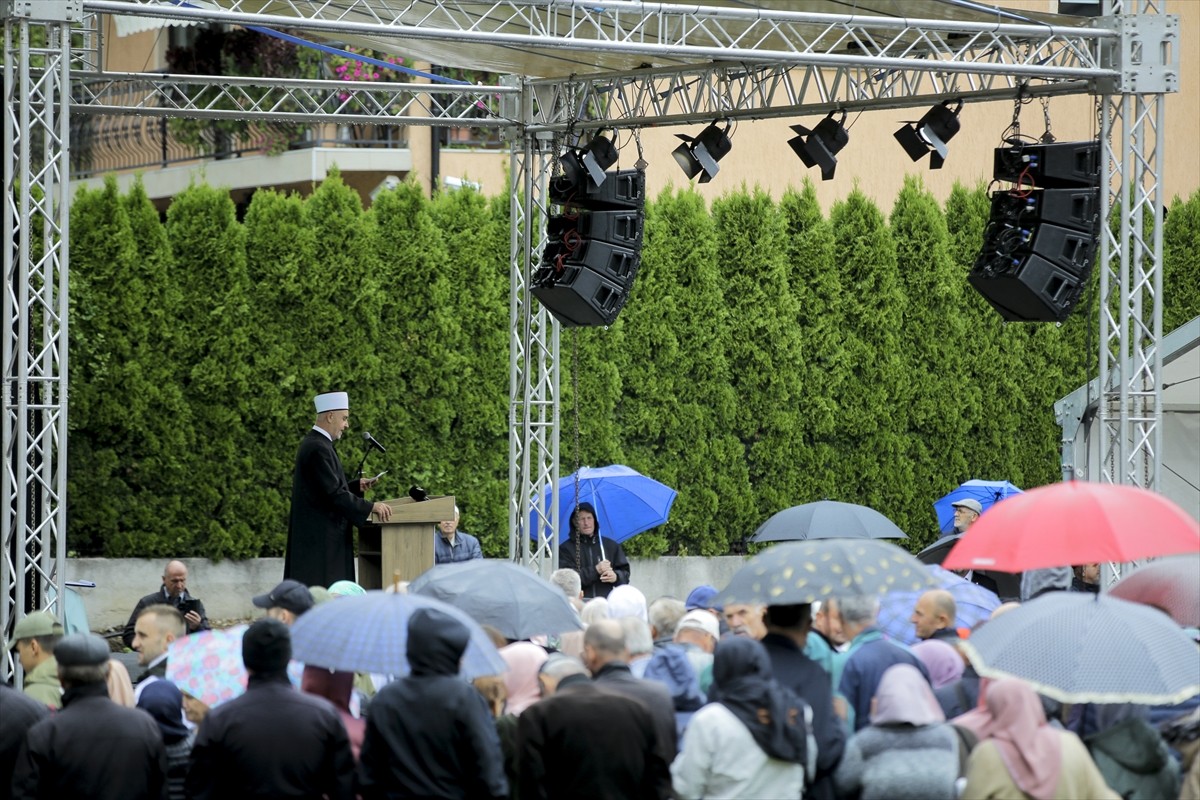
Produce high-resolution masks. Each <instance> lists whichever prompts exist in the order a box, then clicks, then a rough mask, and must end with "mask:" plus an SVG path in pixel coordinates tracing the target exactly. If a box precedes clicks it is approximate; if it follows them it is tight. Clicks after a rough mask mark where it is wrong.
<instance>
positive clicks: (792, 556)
mask: <svg viewBox="0 0 1200 800" xmlns="http://www.w3.org/2000/svg"><path fill="white" fill-rule="evenodd" d="M936 587H937V582H936V581H935V580H934V579H933V576H931V575H930V574H929V571H928V570H926V569H925V566H924V565H923V564H922V563H921V562H920V561H918V560H917V559H916V558H914V557H913V556H912V555H911V554H910V553H908V552H907V551H905V550H903V549H901V548H899V547H897V546H896V545H894V544H889V543H887V542H884V541H881V540H879V539H812V540H808V541H802V542H786V543H783V544H778V545H775V546H774V547H771V548H769V549H767V550H764V551H763V552H761V553H759V554H758V555H756V556H754V557H753V558H751V559H750V560H749V561H748V562H747V563H746V566H744V567H742V568H741V569H740V570H738V571H737V572H736V573H735V574H734V576H733V578H732V579H731V580H730V582H729V585H728V586H726V587H725V589H724V590H723V591H722V592H721V593H720V594H719V595H717V598H716V602H718V603H724V604H725V605H735V604H743V603H764V604H766V605H794V604H797V603H812V602H815V601H817V600H824V599H825V598H827V597H829V596H831V595H833V596H842V597H846V596H852V595H882V594H885V593H887V592H899V591H907V592H919V591H921V590H922V589H934V588H936Z"/></svg>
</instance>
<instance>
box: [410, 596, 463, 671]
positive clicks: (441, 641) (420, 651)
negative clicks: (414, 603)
mask: <svg viewBox="0 0 1200 800" xmlns="http://www.w3.org/2000/svg"><path fill="white" fill-rule="evenodd" d="M470 638H471V633H470V631H468V630H467V626H466V625H463V624H462V623H461V622H459V621H458V620H456V619H455V618H454V617H452V616H450V615H449V614H447V613H446V612H444V611H439V610H437V609H436V608H418V609H417V610H416V611H414V612H413V613H412V616H410V617H409V618H408V643H407V644H406V646H405V649H406V650H407V653H408V665H409V666H410V667H412V674H413V675H457V674H458V662H459V661H460V660H461V659H462V655H463V653H464V652H466V649H467V642H468V641H469V640H470Z"/></svg>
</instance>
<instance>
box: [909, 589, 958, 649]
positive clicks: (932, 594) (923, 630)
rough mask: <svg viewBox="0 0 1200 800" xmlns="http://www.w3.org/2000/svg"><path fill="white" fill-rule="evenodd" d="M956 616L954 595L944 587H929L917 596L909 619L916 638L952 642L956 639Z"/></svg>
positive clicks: (956, 608)
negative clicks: (914, 629) (915, 632)
mask: <svg viewBox="0 0 1200 800" xmlns="http://www.w3.org/2000/svg"><path fill="white" fill-rule="evenodd" d="M957 616H958V607H957V605H956V604H955V602H954V595H952V594H950V593H949V592H947V591H946V590H945V589H931V590H929V591H928V592H925V593H924V594H922V595H921V596H920V597H918V598H917V604H916V606H914V607H913V613H912V617H911V620H910V621H911V622H912V624H913V626H914V627H915V628H916V629H917V638H918V639H945V640H948V641H949V642H951V643H953V642H957V641H958V631H957V629H956V628H955V627H954V620H955V618H956V617H957Z"/></svg>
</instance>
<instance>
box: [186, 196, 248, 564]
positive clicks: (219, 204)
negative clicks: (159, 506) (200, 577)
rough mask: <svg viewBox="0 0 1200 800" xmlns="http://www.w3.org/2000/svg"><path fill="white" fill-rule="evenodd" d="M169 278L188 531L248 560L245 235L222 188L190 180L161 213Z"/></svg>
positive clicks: (206, 544) (215, 550)
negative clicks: (184, 429) (174, 306)
mask: <svg viewBox="0 0 1200 800" xmlns="http://www.w3.org/2000/svg"><path fill="white" fill-rule="evenodd" d="M167 227H168V233H169V234H170V237H171V243H172V248H173V250H174V252H175V267H176V270H175V272H176V275H178V276H179V280H180V284H181V287H182V291H183V293H184V295H185V297H186V298H187V302H185V303H184V307H183V311H182V313H181V314H180V315H179V320H180V327H179V330H180V333H181V335H182V336H183V337H185V338H184V339H183V340H182V342H181V346H180V353H181V356H182V357H183V359H184V363H187V364H189V365H190V366H191V372H190V374H189V375H188V376H187V378H186V379H185V393H186V396H187V398H188V402H189V403H190V404H191V408H192V418H193V419H194V420H195V425H196V429H197V437H196V441H195V445H194V447H193V450H192V452H191V454H190V455H191V461H192V470H191V478H192V484H191V486H190V487H189V490H190V491H191V492H192V499H193V500H194V501H195V503H194V506H193V508H194V509H195V512H196V514H195V520H194V524H193V525H192V529H193V530H194V531H195V535H196V539H197V541H198V542H202V543H203V544H202V545H201V546H202V548H203V552H205V553H208V554H209V555H211V556H213V557H218V558H219V557H223V556H232V557H247V556H256V555H259V554H260V553H261V552H262V540H261V537H262V536H263V535H264V533H265V531H264V530H263V527H262V526H263V525H265V524H267V523H268V521H267V520H265V519H264V518H263V517H261V516H259V515H260V513H261V512H260V509H259V508H258V507H257V506H256V504H255V501H256V500H257V499H258V496H257V495H258V492H257V491H256V490H255V488H254V483H255V481H256V480H257V476H256V475H254V474H253V472H252V470H253V466H254V455H255V454H254V453H252V452H248V451H247V450H246V449H245V447H244V443H243V442H241V441H240V440H239V439H238V437H237V436H234V435H231V434H232V432H233V431H238V430H241V428H242V427H243V425H244V420H245V418H246V417H247V415H249V414H252V413H253V391H252V387H254V386H256V383H257V382H256V380H255V378H254V376H253V374H252V373H251V369H250V365H249V351H250V338H249V334H248V331H249V327H250V309H249V305H248V298H247V291H248V289H249V285H248V279H247V276H246V252H245V238H244V235H243V231H242V228H241V226H240V225H239V224H238V222H237V220H236V218H235V212H234V206H233V201H232V200H230V198H229V194H228V192H226V191H225V190H221V189H216V188H213V187H210V186H204V185H193V186H190V187H188V188H187V189H186V190H184V191H183V192H181V193H180V194H179V195H177V196H176V197H175V199H174V201H173V202H172V203H171V207H170V209H168V211H167Z"/></svg>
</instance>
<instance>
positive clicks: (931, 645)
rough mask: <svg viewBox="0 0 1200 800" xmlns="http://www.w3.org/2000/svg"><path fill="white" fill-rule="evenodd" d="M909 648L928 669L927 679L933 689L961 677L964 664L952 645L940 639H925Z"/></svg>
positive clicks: (956, 649) (947, 684)
mask: <svg viewBox="0 0 1200 800" xmlns="http://www.w3.org/2000/svg"><path fill="white" fill-rule="evenodd" d="M909 649H910V650H912V653H913V655H914V656H916V657H917V658H919V659H921V663H922V664H924V665H925V668H926V669H927V670H929V680H930V682H931V683H932V684H933V688H934V689H940V688H942V687H943V686H949V685H950V684H952V683H954V682H955V681H957V680H960V679H961V678H962V675H963V669H964V668H965V667H966V664H964V663H963V659H962V656H961V655H960V654H959V652H958V648H957V647H955V646H954V645H951V644H947V643H946V642H944V641H942V640H941V639H926V640H924V641H922V642H917V643H916V644H914V645H913V646H912V647H911V648H909Z"/></svg>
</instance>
